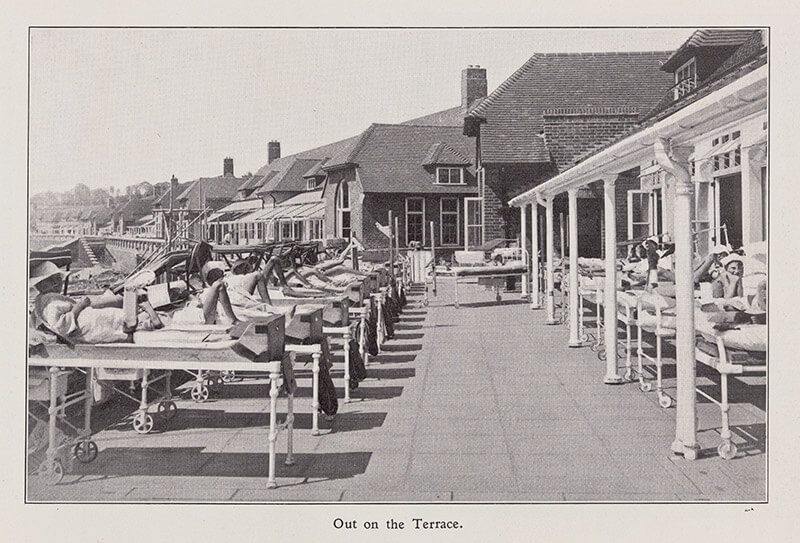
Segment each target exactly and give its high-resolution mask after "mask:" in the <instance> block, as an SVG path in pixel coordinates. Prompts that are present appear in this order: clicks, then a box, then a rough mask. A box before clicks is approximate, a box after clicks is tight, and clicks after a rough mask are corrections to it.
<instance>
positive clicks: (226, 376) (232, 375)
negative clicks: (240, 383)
mask: <svg viewBox="0 0 800 543" xmlns="http://www.w3.org/2000/svg"><path fill="white" fill-rule="evenodd" d="M219 375H220V377H221V378H222V382H223V383H232V382H233V380H234V379H236V372H235V371H233V370H222V371H221V372H220V374H219Z"/></svg>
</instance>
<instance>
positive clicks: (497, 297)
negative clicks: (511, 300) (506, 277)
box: [494, 292, 503, 302]
mask: <svg viewBox="0 0 800 543" xmlns="http://www.w3.org/2000/svg"><path fill="white" fill-rule="evenodd" d="M494 299H495V300H497V301H498V302H499V301H501V300H502V299H503V297H502V296H500V293H499V292H498V293H497V294H496V295H495V297H494Z"/></svg>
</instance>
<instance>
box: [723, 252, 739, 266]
mask: <svg viewBox="0 0 800 543" xmlns="http://www.w3.org/2000/svg"><path fill="white" fill-rule="evenodd" d="M731 262H739V263H740V264H742V265H744V260H742V257H741V256H739V255H737V254H736V253H731V254H729V255H728V256H726V257H725V258H723V259H722V266H723V267H725V268H727V267H728V264H730V263H731Z"/></svg>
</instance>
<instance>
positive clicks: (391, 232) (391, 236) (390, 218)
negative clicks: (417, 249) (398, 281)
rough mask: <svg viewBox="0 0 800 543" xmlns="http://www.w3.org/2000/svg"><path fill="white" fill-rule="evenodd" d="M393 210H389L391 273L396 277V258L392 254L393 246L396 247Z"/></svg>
mask: <svg viewBox="0 0 800 543" xmlns="http://www.w3.org/2000/svg"><path fill="white" fill-rule="evenodd" d="M392 224H394V221H392V210H389V224H388V226H389V274H390V275H391V276H392V277H394V258H393V256H392V250H393V249H392V248H393V247H394V228H392Z"/></svg>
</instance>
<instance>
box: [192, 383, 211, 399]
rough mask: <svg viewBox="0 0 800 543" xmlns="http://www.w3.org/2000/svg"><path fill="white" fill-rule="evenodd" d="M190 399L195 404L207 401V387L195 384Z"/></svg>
mask: <svg viewBox="0 0 800 543" xmlns="http://www.w3.org/2000/svg"><path fill="white" fill-rule="evenodd" d="M192 399H193V400H194V401H196V402H197V403H202V402H204V401H206V400H207V399H208V387H207V386H205V385H201V384H197V385H194V387H193V388H192Z"/></svg>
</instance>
